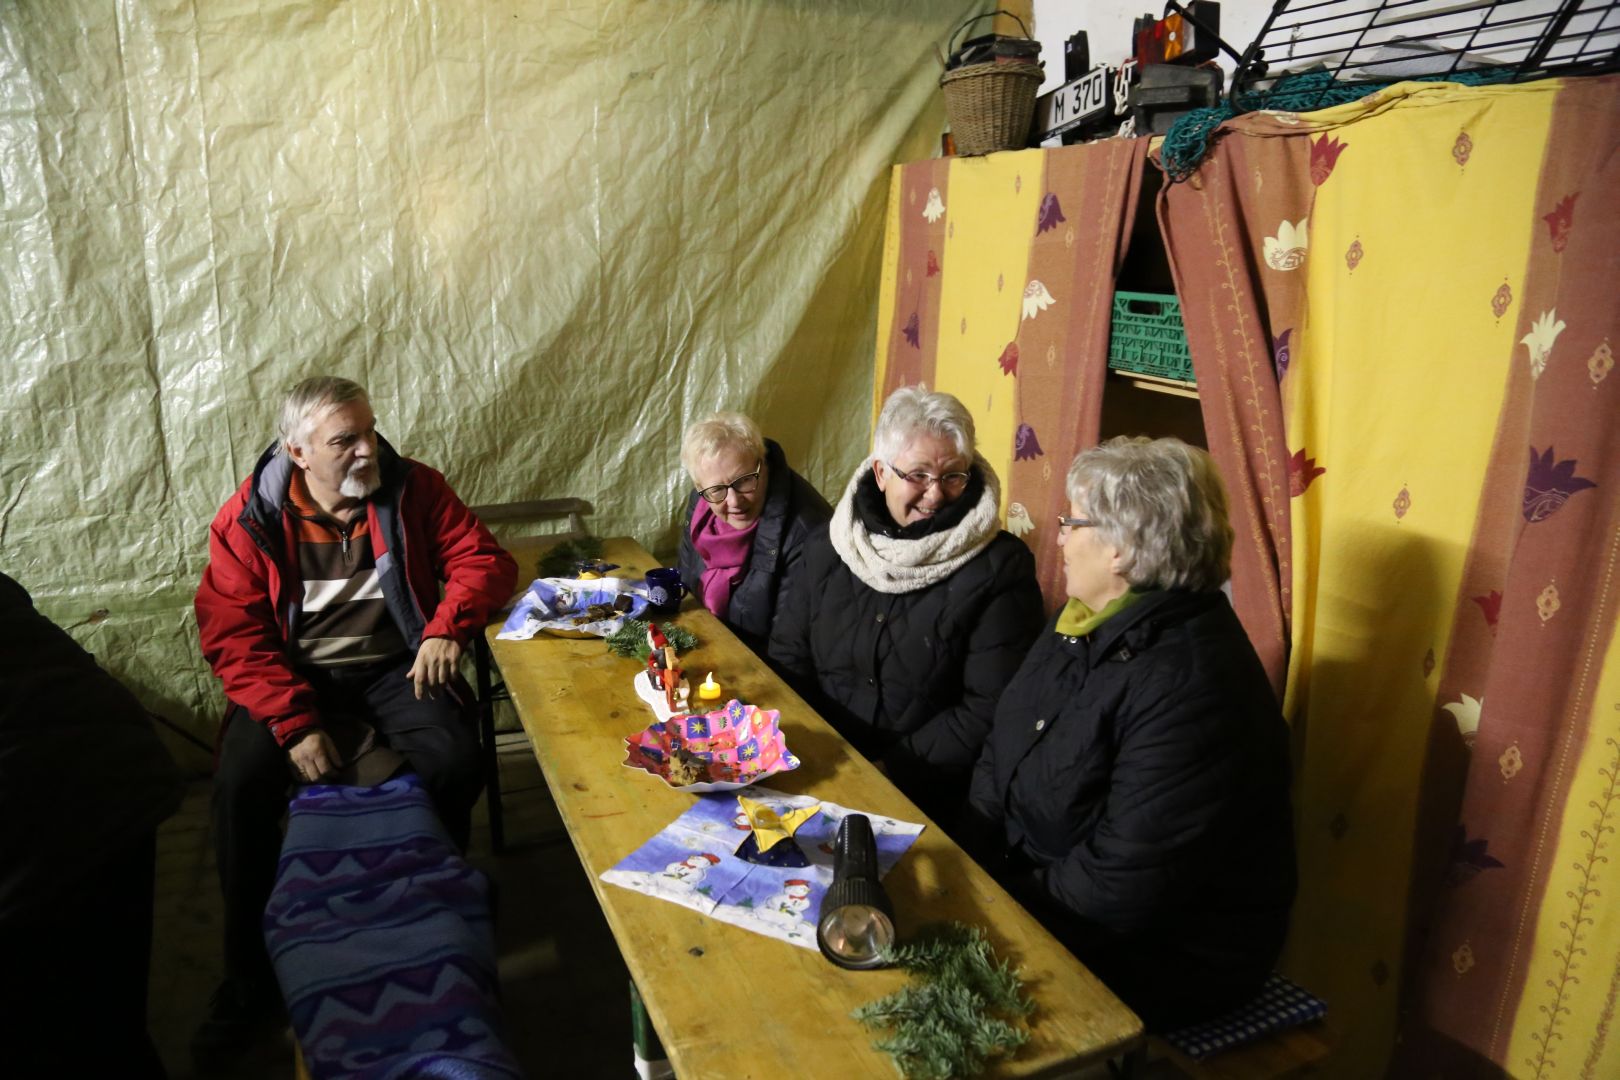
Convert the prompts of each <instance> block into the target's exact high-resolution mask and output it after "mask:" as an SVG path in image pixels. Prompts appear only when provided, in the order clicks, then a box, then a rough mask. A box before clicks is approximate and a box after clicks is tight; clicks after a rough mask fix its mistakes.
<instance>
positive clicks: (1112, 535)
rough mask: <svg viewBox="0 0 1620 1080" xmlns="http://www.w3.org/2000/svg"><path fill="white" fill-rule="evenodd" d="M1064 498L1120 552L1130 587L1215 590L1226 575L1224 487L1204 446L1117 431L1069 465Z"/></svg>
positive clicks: (1228, 533)
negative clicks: (1066, 490) (1130, 436)
mask: <svg viewBox="0 0 1620 1080" xmlns="http://www.w3.org/2000/svg"><path fill="white" fill-rule="evenodd" d="M1068 495H1069V501H1070V502H1072V503H1075V504H1076V505H1078V506H1079V507H1080V508H1081V509H1082V510H1083V511H1084V513H1085V516H1086V517H1088V518H1090V519H1091V520H1093V521H1095V522H1096V523H1097V524H1096V526H1095V528H1096V529H1097V531H1098V533H1099V534H1101V535H1100V538H1101V539H1102V540H1104V541H1106V542H1107V543H1108V544H1109V545H1111V546H1113V547H1116V548H1118V549H1119V550H1120V552H1121V563H1122V573H1123V576H1124V578H1125V580H1126V581H1128V582H1129V583H1130V584H1131V586H1132V587H1133V588H1137V589H1144V588H1159V589H1175V588H1180V589H1193V590H1195V591H1198V592H1209V591H1212V590H1214V589H1219V588H1220V587H1221V585H1222V583H1224V582H1225V581H1226V579H1227V578H1228V577H1230V576H1231V568H1232V526H1231V523H1230V522H1228V521H1227V517H1226V488H1225V486H1224V485H1223V484H1222V483H1221V477H1220V474H1219V473H1217V472H1216V471H1215V461H1214V459H1213V458H1211V457H1210V456H1209V454H1208V453H1207V452H1206V451H1203V450H1200V449H1198V448H1197V447H1195V446H1188V445H1187V444H1186V443H1184V442H1182V441H1181V440H1180V439H1147V438H1141V437H1137V438H1128V437H1125V436H1121V437H1119V438H1116V439H1109V440H1108V441H1107V442H1105V443H1103V444H1102V445H1101V446H1094V447H1092V448H1091V449H1089V450H1082V451H1080V454H1079V456H1078V457H1076V458H1075V459H1074V464H1072V465H1070V466H1069V480H1068Z"/></svg>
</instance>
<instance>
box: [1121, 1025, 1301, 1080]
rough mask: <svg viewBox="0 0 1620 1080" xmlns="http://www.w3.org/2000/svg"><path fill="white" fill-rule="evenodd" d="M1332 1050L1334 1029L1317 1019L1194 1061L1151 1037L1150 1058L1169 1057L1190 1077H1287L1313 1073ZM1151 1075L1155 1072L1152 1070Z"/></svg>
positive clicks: (1253, 1079)
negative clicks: (1332, 1030)
mask: <svg viewBox="0 0 1620 1080" xmlns="http://www.w3.org/2000/svg"><path fill="white" fill-rule="evenodd" d="M1332 1050H1333V1038H1332V1032H1331V1029H1330V1028H1329V1027H1328V1026H1327V1025H1326V1024H1325V1023H1323V1022H1322V1021H1320V1020H1315V1021H1312V1022H1311V1023H1308V1024H1301V1025H1300V1026H1298V1027H1291V1028H1286V1029H1284V1030H1282V1031H1279V1032H1276V1033H1274V1034H1271V1035H1267V1036H1265V1037H1263V1038H1260V1039H1257V1040H1256V1041H1254V1042H1252V1043H1247V1044H1245V1045H1243V1046H1234V1047H1233V1048H1232V1049H1230V1050H1222V1051H1219V1052H1217V1053H1214V1054H1211V1055H1209V1056H1208V1057H1206V1058H1204V1059H1203V1060H1202V1061H1198V1060H1195V1059H1193V1058H1191V1057H1189V1056H1187V1055H1186V1054H1183V1053H1182V1052H1181V1051H1180V1050H1177V1049H1176V1048H1175V1047H1173V1046H1171V1045H1170V1044H1169V1043H1167V1042H1165V1041H1164V1040H1163V1039H1161V1038H1158V1037H1157V1036H1152V1037H1150V1038H1149V1039H1148V1060H1149V1061H1150V1062H1158V1061H1161V1060H1167V1061H1169V1062H1170V1063H1171V1064H1173V1065H1174V1066H1175V1067H1176V1069H1177V1070H1178V1071H1179V1072H1180V1073H1181V1075H1183V1076H1186V1077H1189V1078H1191V1080H1286V1078H1288V1077H1295V1076H1310V1075H1312V1074H1314V1073H1315V1072H1316V1071H1317V1068H1318V1067H1319V1066H1320V1065H1321V1064H1322V1062H1323V1061H1325V1060H1326V1059H1327V1056H1328V1054H1330V1053H1331V1052H1332ZM1148 1075H1150V1076H1151V1075H1153V1073H1152V1070H1149V1073H1148Z"/></svg>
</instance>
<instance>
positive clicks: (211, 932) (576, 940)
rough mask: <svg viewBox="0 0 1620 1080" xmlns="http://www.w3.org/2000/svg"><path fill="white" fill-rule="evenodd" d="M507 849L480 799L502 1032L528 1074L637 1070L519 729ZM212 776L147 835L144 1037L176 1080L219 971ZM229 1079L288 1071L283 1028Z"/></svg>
mask: <svg viewBox="0 0 1620 1080" xmlns="http://www.w3.org/2000/svg"><path fill="white" fill-rule="evenodd" d="M501 743H502V752H501V774H502V781H503V786H504V788H505V797H504V798H503V800H502V805H503V806H504V807H505V808H506V834H507V844H508V848H507V850H506V852H505V853H503V854H501V855H494V854H492V853H491V851H490V845H489V829H488V819H487V817H486V815H485V808H484V804H483V803H480V804H479V808H478V810H477V812H476V817H475V821H474V830H473V841H472V847H471V852H470V855H471V859H472V862H473V863H474V865H476V866H477V867H478V868H479V869H480V870H482V871H484V872H485V873H486V874H488V875H489V877H490V879H491V881H493V882H494V883H495V887H496V895H495V906H496V911H495V932H496V944H497V948H498V949H499V956H500V961H499V962H500V972H501V985H502V993H503V995H504V1000H503V1008H504V1010H505V1013H506V1018H507V1025H508V1038H509V1040H510V1044H511V1046H512V1049H513V1051H514V1053H515V1054H516V1055H517V1057H518V1060H519V1061H520V1062H521V1063H522V1064H523V1066H524V1068H525V1069H526V1070H528V1072H529V1074H530V1075H531V1076H535V1077H540V1076H563V1077H570V1078H574V1077H578V1078H586V1080H589V1078H595V1077H604V1078H606V1077H613V1078H623V1080H630V1078H633V1077H634V1076H635V1072H634V1066H633V1064H632V1061H631V1051H630V1008H629V975H628V974H627V973H626V971H625V968H624V964H623V962H622V961H621V960H620V959H619V953H618V948H617V947H616V946H615V945H614V943H613V936H612V934H611V933H610V932H609V930H608V926H607V922H606V921H605V920H604V919H603V917H602V913H601V909H600V908H599V907H598V906H597V903H596V899H595V897H594V895H593V894H592V892H591V887H590V882H589V881H588V880H587V879H586V877H585V872H584V870H583V869H582V868H581V867H580V864H579V860H578V858H577V857H576V856H575V855H574V849H573V847H572V846H571V845H570V844H569V843H568V840H567V837H566V835H565V834H564V833H563V832H562V826H561V822H560V821H559V820H558V818H557V814H556V810H555V809H554V808H553V806H552V804H551V799H550V796H549V795H548V794H547V793H546V790H545V782H544V780H543V779H542V777H541V776H540V770H539V767H538V766H537V765H536V764H535V761H534V756H533V754H532V753H531V752H530V750H529V745H528V742H527V741H526V740H525V739H524V738H523V736H521V735H507V736H502V737H501ZM210 788H211V785H210V784H209V782H208V781H206V780H199V781H196V782H194V783H193V784H192V785H191V787H190V789H189V790H188V791H187V794H186V801H185V804H184V805H183V806H182V807H181V809H180V812H179V813H178V814H176V815H175V816H174V817H172V818H170V819H169V820H168V821H167V822H165V823H164V825H163V827H162V828H161V829H160V830H159V833H158V862H157V889H156V900H155V913H154V920H153V934H152V979H151V1000H150V1004H149V1008H148V1015H149V1023H150V1028H151V1032H152V1038H153V1040H154V1041H155V1042H156V1043H157V1047H158V1052H159V1053H160V1054H161V1055H162V1057H163V1061H164V1064H165V1065H166V1066H167V1068H168V1070H169V1075H170V1076H171V1077H172V1078H174V1080H185V1078H189V1077H192V1076H194V1075H196V1074H194V1073H193V1071H192V1068H191V1061H190V1055H189V1053H188V1050H187V1047H188V1044H189V1042H190V1039H191V1033H192V1030H193V1029H194V1028H195V1027H196V1025H197V1023H198V1021H199V1020H200V1019H201V1018H202V1016H203V1015H204V1013H205V1012H206V1011H207V1007H208V998H209V995H210V994H212V993H213V991H214V987H215V986H216V985H217V984H218V982H219V977H220V972H221V960H220V907H221V904H220V896H219V879H218V878H217V877H216V876H215V871H214V855H213V848H212V844H211V841H210V837H209V823H208V799H209V793H210ZM213 1075H216V1076H218V1075H223V1076H226V1077H229V1078H231V1080H290V1078H291V1077H292V1076H293V1052H292V1043H291V1035H290V1032H287V1031H281V1032H268V1033H267V1034H266V1036H265V1037H264V1038H263V1039H262V1040H261V1041H260V1042H259V1044H258V1045H256V1046H255V1048H254V1050H253V1051H252V1052H251V1053H250V1054H249V1055H248V1056H247V1057H246V1058H245V1059H244V1060H243V1061H242V1062H241V1063H240V1064H239V1066H238V1067H237V1068H236V1069H234V1070H233V1071H231V1072H229V1073H224V1074H213Z"/></svg>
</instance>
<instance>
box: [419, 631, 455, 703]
mask: <svg viewBox="0 0 1620 1080" xmlns="http://www.w3.org/2000/svg"><path fill="white" fill-rule="evenodd" d="M460 664H461V646H460V645H457V644H456V643H455V642H453V641H451V640H450V639H449V638H442V637H430V638H423V639H422V647H421V648H420V649H418V650H416V663H414V664H412V665H411V670H410V671H408V672H406V673H405V677H406V678H407V679H409V680H411V682H413V683H415V684H416V700H417V701H421V700H422V698H423V697H424V696H427V697H432V696H433V692H434V691H435V690H437V689H438V688H439V687H441V686H444V685H446V684H447V683H449V682H450V680H451V679H453V678H455V675H456V669H457V668H458V667H459V666H460Z"/></svg>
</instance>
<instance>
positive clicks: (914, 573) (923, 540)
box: [827, 454, 1001, 594]
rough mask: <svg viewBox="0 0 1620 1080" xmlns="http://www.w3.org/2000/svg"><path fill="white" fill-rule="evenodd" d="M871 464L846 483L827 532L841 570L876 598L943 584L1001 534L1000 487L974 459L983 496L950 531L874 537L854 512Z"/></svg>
mask: <svg viewBox="0 0 1620 1080" xmlns="http://www.w3.org/2000/svg"><path fill="white" fill-rule="evenodd" d="M875 460H876V459H875V458H867V459H866V460H865V461H864V462H862V463H861V466H860V468H858V469H856V470H855V475H854V476H852V477H850V480H849V486H848V487H846V488H845V489H844V497H843V498H842V499H839V500H838V508H837V509H835V510H834V511H833V516H832V521H831V522H830V523H829V525H828V526H827V528H828V533H829V535H830V536H831V539H832V545H833V550H835V551H837V552H838V557H839V558H841V559H843V560H844V565H845V566H847V567H849V569H850V572H851V573H852V574H854V575H855V576H856V577H858V578H860V579H861V580H862V581H864V582H865V583H866V584H867V585H869V586H871V587H872V588H873V589H876V590H877V591H878V592H880V593H891V594H892V593H909V592H916V591H917V590H918V589H924V588H927V587H928V586H930V585H932V584H934V583H935V582H936V581H944V580H945V579H946V578H948V577H950V576H951V575H952V574H954V573H956V572H957V571H958V570H960V569H961V568H962V566H963V565H965V564H966V563H967V561H968V560H969V559H971V558H973V556H975V555H977V554H978V553H979V552H981V551H983V550H984V549H985V548H986V547H988V546H989V545H990V541H992V540H994V539H995V538H996V534H997V533H998V532H1000V531H1001V517H1000V514H1001V481H1000V480H998V479H997V478H996V471H995V470H994V469H992V468H991V467H990V463H989V462H988V461H986V460H984V458H982V457H980V456H979V455H978V454H974V455H973V464H974V465H976V466H978V468H979V472H980V475H982V476H983V477H984V490H983V491H982V492H980V494H979V502H978V505H977V506H975V507H973V508H972V509H971V510H969V511H968V512H967V516H966V517H964V518H963V519H962V520H961V521H959V522H957V523H956V525H955V526H953V527H952V528H949V529H942V530H940V531H939V532H936V533H932V534H930V535H928V536H922V537H918V538H917V539H915V540H897V539H895V538H893V537H888V536H874V535H873V534H872V533H871V532H869V531H868V530H867V528H866V526H865V524H863V523H862V522H861V516H860V515H859V514H858V513H856V512H855V489H856V487H858V486H859V485H860V482H861V478H862V477H864V476H866V475H867V474H868V473H869V472H870V471H871V469H872V462H873V461H875Z"/></svg>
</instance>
